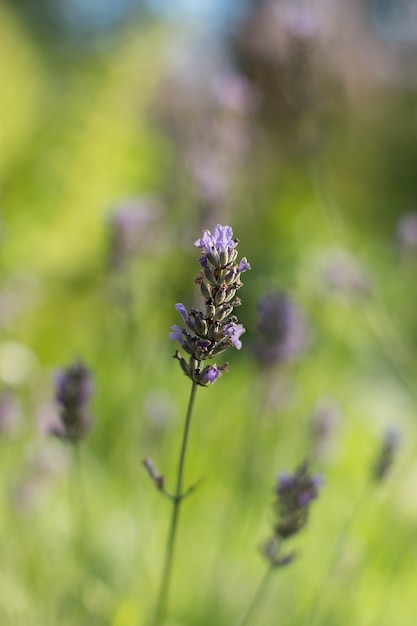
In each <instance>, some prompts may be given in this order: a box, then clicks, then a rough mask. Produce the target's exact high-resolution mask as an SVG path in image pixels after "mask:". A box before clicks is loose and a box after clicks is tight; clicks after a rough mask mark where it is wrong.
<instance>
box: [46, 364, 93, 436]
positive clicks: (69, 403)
mask: <svg viewBox="0 0 417 626" xmlns="http://www.w3.org/2000/svg"><path fill="white" fill-rule="evenodd" d="M92 392H93V384H92V378H91V373H90V371H89V370H88V369H87V368H86V367H85V366H84V365H83V364H82V363H80V362H76V363H74V364H73V365H70V366H69V367H68V368H67V369H65V370H61V371H59V372H58V373H57V374H56V376H55V400H56V402H57V404H58V406H59V408H60V422H59V423H58V424H56V425H54V426H52V427H51V429H50V431H51V433H52V434H54V435H56V436H57V437H59V438H62V439H66V440H68V441H72V442H77V441H79V440H80V439H82V438H83V437H84V436H85V435H86V434H87V432H88V430H89V429H90V426H91V416H90V414H89V409H88V405H89V401H90V398H91V395H92Z"/></svg>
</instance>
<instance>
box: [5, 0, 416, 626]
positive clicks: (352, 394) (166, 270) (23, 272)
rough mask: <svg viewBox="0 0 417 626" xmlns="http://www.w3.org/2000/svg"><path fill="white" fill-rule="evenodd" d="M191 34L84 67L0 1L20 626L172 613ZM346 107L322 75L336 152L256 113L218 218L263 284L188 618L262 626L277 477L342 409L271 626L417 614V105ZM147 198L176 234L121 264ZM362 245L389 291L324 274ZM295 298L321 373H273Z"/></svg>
mask: <svg viewBox="0 0 417 626" xmlns="http://www.w3.org/2000/svg"><path fill="white" fill-rule="evenodd" d="M172 37H173V33H171V32H170V31H169V30H168V29H167V28H166V27H165V26H161V25H160V24H156V23H155V24H148V25H147V27H146V28H144V27H143V26H142V27H141V26H140V25H138V24H135V23H133V22H132V23H131V24H128V25H127V26H126V27H125V29H124V31H123V33H122V34H121V35H120V36H119V37H118V38H116V39H115V41H114V42H112V43H111V45H108V46H103V47H98V49H94V50H90V51H89V52H85V51H84V52H82V51H80V50H71V47H70V46H69V47H65V48H60V46H59V43H57V42H56V41H54V42H52V41H51V42H49V43H48V41H47V40H45V39H42V38H41V37H40V35H39V32H38V31H36V30H34V31H33V32H32V31H31V29H30V23H29V24H28V22H25V21H23V20H22V19H21V16H19V12H18V11H13V9H12V8H11V7H10V6H9V5H3V6H0V58H1V59H2V61H1V64H0V84H1V89H0V114H1V119H2V131H1V162H0V180H1V191H2V193H1V204H0V215H1V234H2V240H1V256H0V269H1V274H0V288H1V292H0V323H1V335H0V382H1V387H2V388H1V393H2V397H4V398H7V402H6V401H5V403H4V406H5V408H4V409H3V404H2V406H1V407H0V412H2V413H5V415H6V413H7V411H9V413H7V415H6V417H7V419H8V418H10V414H11V418H10V419H11V420H12V426H10V427H7V428H6V427H4V428H3V427H2V435H1V440H0V446H1V454H0V488H1V490H0V497H1V508H0V510H1V515H0V532H1V536H2V537H3V541H2V544H1V548H0V589H1V591H0V622H1V624H2V625H4V626H8V625H10V626H11V625H13V626H28V625H29V624H30V625H32V624H33V625H37V624H39V625H42V626H47V625H51V626H55V625H56V624H59V625H60V626H66V625H68V626H70V625H71V626H74V625H75V624H76V625H77V626H78V625H81V624H88V625H89V626H100V625H103V626H104V625H107V626H108V625H111V626H137V625H139V624H143V625H145V624H147V623H149V619H150V615H151V614H152V611H153V608H154V602H155V598H156V593H157V587H158V584H159V578H160V572H161V566H162V561H163V550H164V545H165V534H166V531H167V525H168V517H169V503H168V502H167V501H166V500H165V499H164V498H163V497H161V495H160V494H159V493H158V492H157V491H156V490H155V489H154V487H153V485H152V483H151V482H150V481H149V479H148V477H147V476H146V472H145V471H144V469H143V467H142V466H141V461H142V459H143V458H144V457H145V456H150V457H152V458H153V459H154V462H155V464H156V466H157V467H158V469H159V470H160V471H161V472H162V473H163V474H164V475H165V476H166V480H167V482H168V483H170V482H172V481H173V476H174V474H175V466H176V460H177V453H178V450H177V449H178V446H179V441H180V436H181V431H182V422H183V415H184V412H185V407H186V402H187V397H188V392H189V389H188V387H189V385H188V382H189V381H187V380H186V379H185V378H184V377H183V376H182V374H181V372H180V371H179V369H178V368H177V365H176V363H175V362H174V361H173V360H172V359H171V356H172V353H173V346H172V344H170V342H169V340H168V331H169V327H170V325H171V324H173V323H177V322H178V319H176V317H177V314H176V312H175V310H174V308H173V305H174V304H175V303H176V302H179V301H184V302H187V304H189V303H190V302H191V301H192V298H193V294H194V293H195V289H194V285H193V277H194V276H195V274H196V273H197V271H198V268H197V264H196V263H195V259H196V258H197V253H196V250H195V249H194V248H193V241H194V240H195V239H196V238H197V237H199V236H200V233H201V229H202V228H203V227H209V226H210V225H208V224H206V223H204V213H203V212H202V211H201V210H199V208H198V206H197V203H196V202H194V198H193V195H192V193H191V192H190V186H189V181H188V179H186V177H185V176H183V175H182V174H181V170H180V166H179V156H178V150H177V149H178V145H177V144H176V142H175V140H173V139H172V135H170V134H169V133H168V132H167V131H166V130H165V129H164V127H163V125H160V124H158V119H159V115H160V106H161V102H160V101H159V100H158V98H161V97H162V98H163V99H164V98H165V99H166V100H167V101H169V98H170V97H172V98H173V99H174V96H178V94H176V93H175V90H174V92H171V91H170V90H168V92H167V91H165V92H164V91H162V92H161V91H160V87H159V85H160V82H163V78H164V77H165V73H166V66H167V64H168V58H169V56H170V52H169V51H170V47H169V46H172V47H173V49H174V50H175V46H174V45H173V43H172ZM179 90H180V88H179ZM161 93H162V96H161ZM341 93H342V90H341V89H340V90H339V91H338V89H337V87H335V86H334V85H330V86H329V85H327V86H326V85H324V87H323V88H322V90H320V89H319V96H320V107H319V110H317V109H314V110H313V111H311V110H308V111H307V114H306V116H305V117H304V118H303V119H304V121H306V122H307V123H308V124H309V125H310V124H313V123H314V124H316V131H315V132H317V137H318V139H317V146H316V148H314V147H313V149H311V146H310V147H309V148H308V149H305V148H304V147H303V142H302V141H300V137H301V135H300V125H299V124H298V122H300V120H298V122H297V121H296V122H294V120H291V121H290V122H288V123H287V122H286V120H284V122H283V126H287V127H286V128H285V133H282V138H281V139H280V129H279V128H278V129H273V130H272V131H271V129H270V128H269V127H268V122H266V121H265V120H262V119H260V120H258V121H259V127H257V132H256V140H255V142H254V145H253V147H252V149H251V152H250V155H249V157H248V158H247V162H246V165H245V166H244V167H243V168H242V171H241V172H240V174H239V175H238V177H237V182H236V185H235V187H236V188H235V190H234V193H233V195H232V197H231V199H230V203H229V204H228V206H227V207H221V208H220V209H218V211H217V213H216V214H215V217H216V219H218V220H219V221H220V222H221V223H229V222H230V223H231V224H232V226H233V229H234V232H235V234H236V236H238V237H239V239H240V240H241V244H240V251H241V254H243V255H246V256H247V257H248V259H249V260H250V262H251V265H252V271H251V272H249V273H248V274H246V275H245V277H244V278H245V281H244V282H245V285H244V287H243V288H242V292H241V298H242V301H243V306H242V308H241V312H240V320H241V321H242V322H243V323H244V325H245V326H246V328H247V332H246V335H245V336H244V337H243V340H244V347H243V349H242V351H241V353H237V352H235V351H233V353H231V354H230V355H229V354H228V360H229V361H230V373H229V374H228V375H227V376H223V378H222V380H221V381H219V382H218V383H217V384H216V385H215V386H214V387H213V388H210V389H201V390H199V393H198V394H197V406H196V411H195V416H194V421H193V425H192V438H191V445H190V450H189V457H188V459H187V468H186V473H187V482H190V483H191V482H195V481H196V480H198V479H199V478H200V477H202V479H203V480H202V483H201V486H200V487H199V488H198V490H197V491H196V492H195V493H194V494H193V495H192V497H190V498H189V499H187V500H186V502H185V503H184V507H183V508H184V510H183V516H182V519H181V527H180V537H179V545H178V554H177V561H176V564H175V580H174V584H173V589H172V597H171V603H170V605H171V610H170V620H169V621H167V624H170V625H172V626H174V624H175V625H177V626H179V625H180V624H184V625H185V624H187V625H191V624H195V625H197V624H199V625H200V624H205V625H207V626H208V625H210V624H213V625H214V624H215V625H216V626H218V625H222V624H224V625H225V626H226V625H229V624H238V623H239V622H240V620H241V619H242V618H243V615H244V612H245V608H246V603H247V602H248V601H249V598H250V597H251V596H252V594H253V593H254V591H255V588H256V586H257V584H258V581H259V580H260V578H261V576H262V573H263V570H264V567H265V564H264V563H263V562H262V557H261V556H260V554H259V553H258V550H257V546H258V545H259V544H260V543H261V542H262V541H263V540H264V539H265V538H266V537H267V536H268V533H269V527H270V523H271V503H272V487H273V484H274V480H275V477H276V475H277V473H278V472H279V471H281V470H283V469H286V468H287V469H289V470H292V469H294V468H295V467H296V466H297V465H298V464H299V463H301V462H302V461H303V460H304V458H305V457H306V456H307V455H308V454H309V451H310V449H311V445H312V443H311V430H310V425H311V419H312V415H313V414H314V411H315V407H316V406H317V403H318V402H320V401H323V400H326V399H327V400H328V401H330V402H331V404H332V405H333V404H334V405H335V406H336V407H337V411H336V413H337V415H338V419H336V421H335V424H334V431H333V432H332V435H331V444H330V451H329V453H328V455H326V456H325V457H323V458H322V459H319V460H318V461H317V468H318V469H320V470H321V471H323V474H324V476H325V487H324V488H323V491H322V494H321V496H320V499H319V500H318V501H317V502H316V503H314V506H313V510H312V515H311V520H310V523H309V527H308V529H307V531H305V532H304V533H303V534H302V535H301V536H300V537H297V538H296V539H294V547H295V549H296V550H297V551H298V552H299V555H298V558H297V559H296V561H295V562H294V564H292V565H291V566H290V567H289V568H288V569H285V570H283V571H279V572H277V574H276V576H275V579H274V580H273V588H270V589H269V593H268V594H267V595H266V596H265V599H264V602H263V603H262V605H261V606H260V609H259V613H258V615H257V621H256V623H257V624H259V625H261V624H264V625H265V626H266V625H270V624H272V623H275V624H279V625H280V626H292V625H294V626H295V625H300V626H301V625H303V626H304V625H305V626H307V625H314V626H318V625H319V624H323V625H324V624H340V625H343V624H346V625H347V624H355V625H356V626H368V625H369V626H370V625H374V624H375V625H376V624H378V625H379V626H380V625H381V623H382V624H401V626H414V624H415V623H416V620H417V609H416V605H415V597H414V596H415V592H414V562H415V557H416V554H415V552H416V547H415V542H414V528H415V523H416V519H417V499H416V495H415V489H414V483H415V473H416V464H415V459H414V455H415V443H414V438H415V432H416V424H415V412H416V401H417V398H416V385H415V380H416V358H415V357H416V348H417V343H416V341H417V318H416V315H415V302H416V284H417V283H416V281H415V272H416V268H417V261H416V257H415V256H414V257H413V256H411V257H409V256H407V257H406V258H405V257H403V256H401V255H400V254H399V253H398V249H397V247H396V241H395V228H396V223H397V220H398V218H399V216H400V215H401V214H402V213H404V212H407V211H409V210H411V209H412V208H413V206H415V193H416V189H415V180H416V179H415V163H416V159H415V156H416V155H415V152H416V145H417V143H416V142H415V133H416V126H415V123H414V122H413V120H414V119H415V90H414V88H411V87H405V86H397V85H395V86H386V87H384V88H383V89H382V90H381V92H380V93H379V94H377V96H375V95H373V96H370V97H369V98H368V99H367V100H366V101H365V102H364V103H363V107H361V106H358V105H357V103H356V106H353V105H351V103H349V101H346V100H344V98H343V95H341ZM162 104H164V105H165V104H166V102H165V101H164V102H163V103H162ZM377 104H378V106H377ZM162 108H163V107H162ZM301 121H303V120H301ZM301 139H302V137H301ZM178 172H180V173H178ZM139 196H156V197H158V198H159V199H160V201H161V203H162V205H163V214H162V218H161V219H160V220H159V221H158V228H159V230H158V231H157V236H156V237H155V240H154V241H150V242H149V241H147V242H145V243H144V242H142V244H141V247H139V248H138V250H137V254H136V255H135V257H134V258H133V259H131V260H130V261H129V262H128V263H127V265H126V267H125V268H124V269H123V270H122V271H119V270H115V269H114V268H111V267H110V266H109V254H110V245H111V239H110V223H109V215H110V211H111V210H112V209H113V208H114V207H115V206H116V205H117V204H118V203H119V202H120V201H121V200H123V199H126V198H135V197H139ZM213 225H214V224H213ZM341 250H342V251H345V252H346V251H347V252H348V253H349V254H351V255H352V257H353V258H355V259H356V261H357V262H358V264H359V267H360V270H361V271H362V270H363V271H364V273H365V275H366V276H367V277H368V280H369V284H370V287H369V292H368V293H367V294H365V295H364V294H363V293H357V292H355V289H354V288H353V289H350V286H349V284H348V285H347V287H346V283H344V285H342V288H341V289H338V288H333V289H332V288H329V286H328V285H326V282H325V281H324V280H323V267H324V269H326V271H328V270H329V265H330V269H334V266H337V263H338V261H336V259H337V258H338V257H337V254H339V252H340V251H341ZM334 253H336V256H334ZM271 288H279V289H284V290H288V291H289V292H291V293H292V294H293V295H294V297H295V298H296V300H297V301H298V302H299V303H300V305H301V306H302V307H303V310H304V312H305V315H306V317H307V319H308V325H309V328H310V340H309V345H308V347H307V348H306V351H305V353H304V354H303V356H302V357H300V358H299V359H296V360H295V361H294V362H290V363H286V364H282V365H280V366H278V367H277V368H275V369H274V370H273V371H266V370H263V369H262V368H260V367H259V366H258V364H257V363H256V361H255V360H254V358H253V355H252V352H251V349H250V348H251V345H252V343H253V339H254V337H255V335H256V303H257V300H258V298H259V297H260V296H261V295H262V294H263V293H264V292H265V291H267V290H269V289H271ZM231 352H232V351H231ZM77 357H80V358H82V359H83V361H84V362H85V363H86V364H87V365H88V366H89V367H90V368H91V369H92V370H93V372H94V380H95V397H94V407H93V412H94V416H95V423H94V428H93V430H92V432H91V435H90V436H89V438H88V440H87V441H85V442H83V444H82V446H81V449H80V455H79V458H76V455H73V454H72V453H73V452H74V451H73V450H72V449H71V448H70V447H69V446H66V445H65V444H63V443H62V442H61V441H58V440H54V439H52V438H51V436H50V435H48V434H47V432H46V428H45V425H46V424H47V423H48V420H49V419H50V417H51V416H53V415H54V414H56V410H57V409H56V406H55V405H54V403H53V393H54V391H53V375H54V371H55V370H56V369H57V368H60V367H62V366H65V365H67V364H68V363H69V362H71V361H72V360H73V359H74V358H77ZM6 409H7V411H6ZM10 412H11V413H10ZM6 417H5V418H4V419H6ZM2 419H3V417H2ZM5 423H6V422H5ZM391 424H394V425H396V426H398V428H399V429H400V430H401V431H402V444H401V448H400V452H399V460H398V463H396V464H395V466H394V471H393V473H392V475H390V476H389V478H388V479H387V481H386V484H384V485H375V484H372V483H371V481H370V473H371V468H372V464H373V462H374V459H375V457H376V455H377V453H378V449H379V445H380V441H381V438H382V433H383V431H384V428H385V427H386V426H388V425H391ZM3 430H4V432H3ZM335 550H339V553H338V555H337V559H336V564H335V565H334V570H333V571H332V569H331V568H332V565H331V564H332V563H333V564H334V559H335ZM329 572H330V574H331V575H330V576H329Z"/></svg>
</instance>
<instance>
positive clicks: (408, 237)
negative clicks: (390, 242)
mask: <svg viewBox="0 0 417 626" xmlns="http://www.w3.org/2000/svg"><path fill="white" fill-rule="evenodd" d="M397 242H398V247H399V250H400V253H401V254H402V255H404V256H413V255H415V254H417V211H411V212H410V213H406V214H405V215H403V216H402V217H401V218H400V220H399V222H398V225H397Z"/></svg>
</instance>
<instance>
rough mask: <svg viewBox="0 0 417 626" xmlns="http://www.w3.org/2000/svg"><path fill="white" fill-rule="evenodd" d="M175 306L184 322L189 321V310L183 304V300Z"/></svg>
mask: <svg viewBox="0 0 417 626" xmlns="http://www.w3.org/2000/svg"><path fill="white" fill-rule="evenodd" d="M175 308H176V310H177V311H178V313H179V314H180V315H181V317H182V319H183V320H184V322H185V323H187V322H188V312H187V309H186V308H185V306H184V305H183V304H181V302H179V303H178V304H176V305H175Z"/></svg>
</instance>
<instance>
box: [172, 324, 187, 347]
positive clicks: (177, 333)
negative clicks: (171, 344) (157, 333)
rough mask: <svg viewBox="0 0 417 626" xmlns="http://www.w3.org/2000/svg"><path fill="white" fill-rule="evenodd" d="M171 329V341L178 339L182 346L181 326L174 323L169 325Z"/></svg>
mask: <svg viewBox="0 0 417 626" xmlns="http://www.w3.org/2000/svg"><path fill="white" fill-rule="evenodd" d="M171 329H172V330H171V332H170V333H169V338H170V339H172V341H179V343H180V344H181V345H182V346H183V345H184V337H183V334H182V330H181V328H180V327H179V326H177V324H174V326H171Z"/></svg>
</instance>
